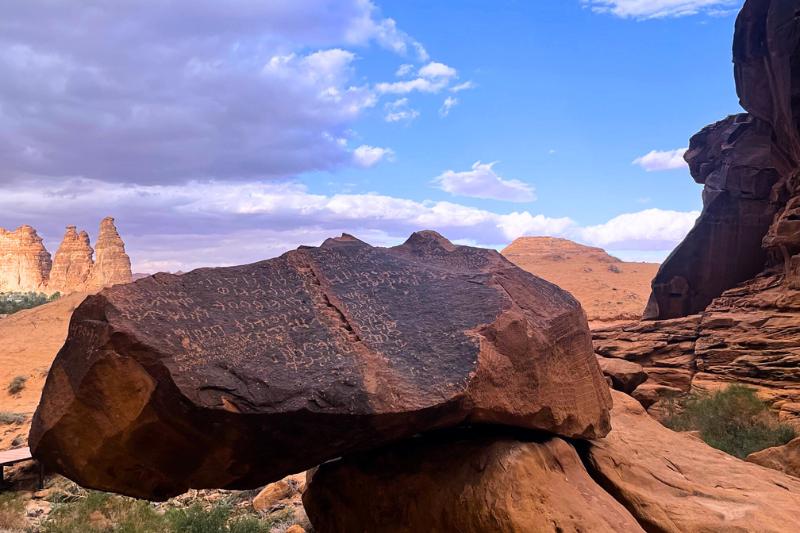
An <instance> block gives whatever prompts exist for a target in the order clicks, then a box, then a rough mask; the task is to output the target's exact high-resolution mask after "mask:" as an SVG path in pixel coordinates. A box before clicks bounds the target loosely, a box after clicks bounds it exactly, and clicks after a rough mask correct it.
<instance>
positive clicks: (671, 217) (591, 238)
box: [577, 209, 700, 250]
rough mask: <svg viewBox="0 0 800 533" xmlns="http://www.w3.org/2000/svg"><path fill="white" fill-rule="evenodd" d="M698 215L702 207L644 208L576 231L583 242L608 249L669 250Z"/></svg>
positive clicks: (692, 224)
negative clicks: (690, 209)
mask: <svg viewBox="0 0 800 533" xmlns="http://www.w3.org/2000/svg"><path fill="white" fill-rule="evenodd" d="M698 216H700V212H699V211H689V212H684V211H669V210H664V209H645V210H644V211H639V212H636V213H625V214H622V215H619V216H616V217H614V218H612V219H611V220H609V221H608V222H605V223H603V224H598V225H596V226H588V227H585V228H582V229H581V230H580V231H579V232H578V233H577V235H578V238H579V239H580V240H581V241H583V242H586V243H588V244H592V245H594V246H600V247H603V248H607V249H608V248H614V249H628V250H630V249H634V250H668V249H671V248H673V247H674V246H675V245H676V244H677V243H679V242H680V241H681V239H683V237H684V236H686V234H687V233H688V232H689V230H690V229H692V226H694V223H695V220H696V219H697V217H698Z"/></svg>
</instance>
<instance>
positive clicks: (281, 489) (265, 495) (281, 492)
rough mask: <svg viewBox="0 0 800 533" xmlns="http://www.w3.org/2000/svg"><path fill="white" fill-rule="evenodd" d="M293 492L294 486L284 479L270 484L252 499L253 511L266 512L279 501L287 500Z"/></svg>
mask: <svg viewBox="0 0 800 533" xmlns="http://www.w3.org/2000/svg"><path fill="white" fill-rule="evenodd" d="M295 492H296V490H295V488H294V486H293V485H291V484H290V483H289V482H288V481H287V480H285V479H281V480H280V481H276V482H275V483H270V484H269V485H267V486H266V487H264V488H263V489H262V490H261V492H259V493H258V494H257V495H256V497H255V498H253V509H255V510H256V511H258V512H263V511H266V510H268V509H269V508H270V507H272V506H273V505H275V504H276V503H278V502H279V501H281V500H284V499H286V498H289V497H290V496H291V495H292V494H294V493H295Z"/></svg>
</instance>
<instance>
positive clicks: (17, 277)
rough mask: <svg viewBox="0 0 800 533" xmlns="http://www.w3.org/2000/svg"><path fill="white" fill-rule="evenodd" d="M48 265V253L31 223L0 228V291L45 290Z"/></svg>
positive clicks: (48, 271)
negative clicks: (13, 227) (8, 229)
mask: <svg viewBox="0 0 800 533" xmlns="http://www.w3.org/2000/svg"><path fill="white" fill-rule="evenodd" d="M51 266H52V262H51V259H50V254H49V253H48V252H47V250H46V249H45V247H44V244H42V238H41V237H39V235H38V234H37V233H36V230H35V229H33V228H32V227H31V226H28V225H27V224H26V225H24V226H20V227H19V228H17V229H16V230H14V231H7V230H5V229H3V228H0V292H12V291H13V292H28V291H32V292H41V291H43V290H45V287H46V285H47V279H48V277H49V276H50V268H51Z"/></svg>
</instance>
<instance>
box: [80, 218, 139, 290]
mask: <svg viewBox="0 0 800 533" xmlns="http://www.w3.org/2000/svg"><path fill="white" fill-rule="evenodd" d="M95 254H96V257H95V262H94V267H93V268H92V276H91V279H90V281H89V284H90V285H91V286H93V287H95V288H97V289H99V288H102V287H110V286H112V285H117V284H118V283H130V282H131V281H132V273H131V259H130V257H128V254H126V253H125V243H123V242H122V238H121V237H120V236H119V233H118V232H117V227H116V226H115V225H114V219H113V218H112V217H106V218H104V219H103V220H102V221H101V222H100V231H99V232H98V236H97V243H96V244H95Z"/></svg>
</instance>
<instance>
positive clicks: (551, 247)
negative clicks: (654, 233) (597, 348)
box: [502, 237, 659, 327]
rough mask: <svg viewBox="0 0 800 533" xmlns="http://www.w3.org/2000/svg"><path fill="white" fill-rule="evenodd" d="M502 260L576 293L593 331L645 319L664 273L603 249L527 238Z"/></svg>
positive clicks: (513, 245) (510, 248) (514, 244)
mask: <svg viewBox="0 0 800 533" xmlns="http://www.w3.org/2000/svg"><path fill="white" fill-rule="evenodd" d="M502 254H503V255H504V256H506V258H508V259H509V260H511V261H512V262H514V263H516V264H517V265H519V266H520V267H522V268H524V269H525V270H527V271H528V272H531V273H533V274H536V275H537V276H539V277H541V278H544V279H546V280H547V281H550V282H552V283H555V284H556V285H558V286H559V287H561V288H563V289H566V290H568V291H569V292H571V293H572V295H573V296H575V298H577V299H578V301H579V302H581V305H582V306H583V308H584V310H585V311H586V315H587V318H588V319H589V323H590V325H591V326H593V327H599V326H608V325H612V324H613V323H615V322H621V321H628V320H636V319H638V318H640V317H641V314H642V311H644V307H645V305H646V304H647V299H648V298H649V296H650V280H652V279H653V277H654V276H655V274H656V271H657V270H658V267H659V265H658V264H657V263H626V262H623V261H620V260H619V259H617V258H615V257H612V256H610V255H608V254H607V253H606V252H605V250H603V249H601V248H592V247H589V246H583V245H581V244H577V243H575V242H572V241H569V240H566V239H556V238H552V237H521V238H519V239H517V240H515V241H514V242H512V243H511V244H510V245H508V246H507V247H506V248H505V249H504V250H503V251H502Z"/></svg>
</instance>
